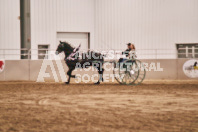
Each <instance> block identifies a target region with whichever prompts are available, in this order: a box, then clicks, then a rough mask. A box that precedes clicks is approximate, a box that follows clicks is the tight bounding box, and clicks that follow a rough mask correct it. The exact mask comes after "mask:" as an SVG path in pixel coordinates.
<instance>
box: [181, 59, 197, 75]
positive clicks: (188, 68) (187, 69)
mask: <svg viewBox="0 0 198 132" xmlns="http://www.w3.org/2000/svg"><path fill="white" fill-rule="evenodd" d="M183 71H184V74H185V75H186V76H187V77H189V78H198V60H195V59H193V60H188V61H186V62H185V63H184V65H183Z"/></svg>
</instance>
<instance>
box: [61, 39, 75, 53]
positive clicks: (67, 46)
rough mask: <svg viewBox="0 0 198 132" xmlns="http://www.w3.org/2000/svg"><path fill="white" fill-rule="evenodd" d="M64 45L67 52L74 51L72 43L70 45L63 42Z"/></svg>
mask: <svg viewBox="0 0 198 132" xmlns="http://www.w3.org/2000/svg"><path fill="white" fill-rule="evenodd" d="M61 43H62V44H64V47H65V48H66V49H67V50H71V51H73V50H74V47H73V46H71V44H70V43H68V42H66V41H65V42H61Z"/></svg>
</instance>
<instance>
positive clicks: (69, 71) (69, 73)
mask: <svg viewBox="0 0 198 132" xmlns="http://www.w3.org/2000/svg"><path fill="white" fill-rule="evenodd" d="M73 70H74V69H73V68H72V69H69V70H68V72H67V75H68V76H69V78H68V80H67V82H65V84H69V83H70V79H71V77H73V78H74V77H75V75H71V74H72V71H73Z"/></svg>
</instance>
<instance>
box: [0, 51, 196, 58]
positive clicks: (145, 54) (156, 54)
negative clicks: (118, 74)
mask: <svg viewBox="0 0 198 132" xmlns="http://www.w3.org/2000/svg"><path fill="white" fill-rule="evenodd" d="M188 49H190V48H188ZM195 49H197V50H198V48H194V49H193V50H195ZM42 50H43V51H53V52H55V49H53V50H52V49H0V59H5V60H20V59H21V58H24V59H28V60H29V59H38V58H39V56H44V55H45V54H43V53H40V54H39V51H42ZM179 50H185V48H179V49H177V50H176V49H139V50H136V53H137V56H138V58H139V59H173V58H174V59H176V58H178V55H184V56H185V55H186V54H187V53H186V52H185V53H179ZM83 51H84V52H86V51H87V50H83V49H81V50H80V52H83ZM93 51H97V52H101V53H104V54H108V52H109V51H113V52H114V53H115V54H116V53H121V52H122V50H116V49H113V50H109V49H108V50H101V49H100V50H93ZM188 54H189V55H192V56H193V57H194V58H195V57H196V56H198V53H197V52H192V53H188ZM61 56H63V55H61ZM62 58H64V57H62ZM191 58H192V57H191Z"/></svg>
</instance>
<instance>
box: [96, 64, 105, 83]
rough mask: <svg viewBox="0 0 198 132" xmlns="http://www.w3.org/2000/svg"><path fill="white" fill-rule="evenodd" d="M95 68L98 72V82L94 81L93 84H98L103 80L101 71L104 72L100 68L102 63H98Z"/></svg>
mask: <svg viewBox="0 0 198 132" xmlns="http://www.w3.org/2000/svg"><path fill="white" fill-rule="evenodd" d="M96 68H97V70H98V74H99V80H98V82H96V83H95V84H100V82H101V81H104V79H103V72H104V69H103V68H102V64H99V66H98V67H96Z"/></svg>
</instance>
